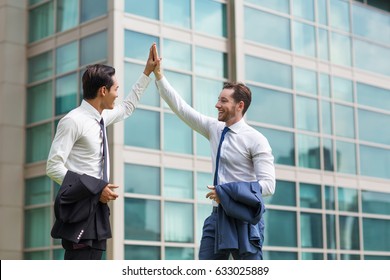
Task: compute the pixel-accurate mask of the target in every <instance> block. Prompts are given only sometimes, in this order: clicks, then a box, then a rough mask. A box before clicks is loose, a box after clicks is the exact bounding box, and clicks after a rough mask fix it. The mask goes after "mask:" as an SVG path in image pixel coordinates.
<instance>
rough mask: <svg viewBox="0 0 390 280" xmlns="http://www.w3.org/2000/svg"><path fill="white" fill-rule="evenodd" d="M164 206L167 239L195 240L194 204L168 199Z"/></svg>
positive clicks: (169, 240)
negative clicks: (169, 200)
mask: <svg viewBox="0 0 390 280" xmlns="http://www.w3.org/2000/svg"><path fill="white" fill-rule="evenodd" d="M164 208H165V209H164V211H165V212H164V229H165V231H164V232H165V241H167V242H185V243H191V242H194V207H193V204H188V203H178V202H168V201H166V202H165V207H164Z"/></svg>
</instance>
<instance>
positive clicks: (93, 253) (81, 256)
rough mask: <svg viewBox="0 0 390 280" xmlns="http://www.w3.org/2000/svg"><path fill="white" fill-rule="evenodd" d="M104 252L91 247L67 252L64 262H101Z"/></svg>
mask: <svg viewBox="0 0 390 280" xmlns="http://www.w3.org/2000/svg"><path fill="white" fill-rule="evenodd" d="M103 252H104V251H103V250H99V249H95V248H91V247H84V248H80V249H72V250H65V254H64V260H101V259H102V255H103Z"/></svg>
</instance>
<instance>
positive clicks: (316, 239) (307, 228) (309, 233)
mask: <svg viewBox="0 0 390 280" xmlns="http://www.w3.org/2000/svg"><path fill="white" fill-rule="evenodd" d="M301 246H302V247H303V248H322V247H323V241H322V216H321V214H311V213H301Z"/></svg>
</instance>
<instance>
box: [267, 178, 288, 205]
mask: <svg viewBox="0 0 390 280" xmlns="http://www.w3.org/2000/svg"><path fill="white" fill-rule="evenodd" d="M276 186H277V188H278V191H277V192H275V194H274V195H272V196H266V197H263V200H264V203H265V204H266V205H267V204H272V205H285V206H296V191H295V182H289V181H281V180H277V181H276Z"/></svg>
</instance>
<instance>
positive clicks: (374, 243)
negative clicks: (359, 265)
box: [363, 218, 390, 252]
mask: <svg viewBox="0 0 390 280" xmlns="http://www.w3.org/2000/svg"><path fill="white" fill-rule="evenodd" d="M389 232H390V220H381V219H370V218H363V239H364V240H363V241H364V250H367V251H387V252H389V251H390V240H389V235H388V233H389Z"/></svg>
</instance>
